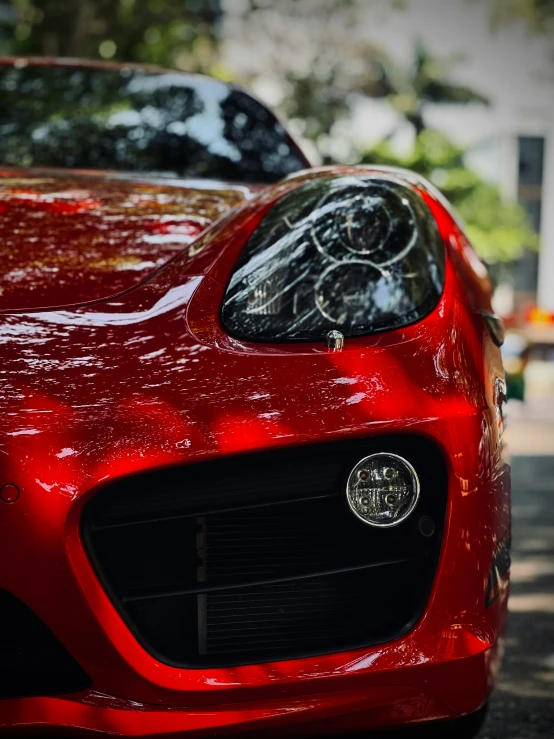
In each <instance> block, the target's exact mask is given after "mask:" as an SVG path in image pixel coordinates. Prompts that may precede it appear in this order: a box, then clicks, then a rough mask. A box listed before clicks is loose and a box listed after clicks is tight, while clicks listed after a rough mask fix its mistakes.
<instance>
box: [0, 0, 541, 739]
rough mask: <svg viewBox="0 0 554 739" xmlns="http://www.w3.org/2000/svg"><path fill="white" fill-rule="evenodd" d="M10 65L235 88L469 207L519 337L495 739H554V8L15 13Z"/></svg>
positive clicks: (297, 128)
mask: <svg viewBox="0 0 554 739" xmlns="http://www.w3.org/2000/svg"><path fill="white" fill-rule="evenodd" d="M0 55H4V56H9V55H12V56H13V55H15V56H33V55H36V56H72V57H88V58H95V59H102V60H108V61H109V60H114V61H129V62H135V63H149V64H157V65H162V66H166V67H170V68H175V69H178V70H183V71H192V72H204V73H207V74H210V75H213V76H215V77H219V78H221V79H224V80H231V81H236V82H238V83H240V84H243V85H245V86H247V87H249V88H250V89H252V90H253V91H254V92H255V93H256V94H257V95H258V96H259V97H260V98H261V99H263V100H264V101H265V102H266V103H268V104H269V105H271V106H272V107H273V108H274V109H277V110H278V111H279V112H280V113H281V114H282V115H283V116H285V117H286V118H287V119H288V121H289V128H290V129H291V130H292V131H293V133H294V134H295V136H296V137H297V139H298V140H299V142H300V143H301V145H302V148H303V149H304V151H305V152H306V153H307V154H308V156H309V158H310V160H311V161H312V163H313V164H331V163H337V162H340V163H351V164H357V163H360V164H367V163H378V164H390V165H400V166H405V167H408V168H410V169H414V170H417V171H418V172H421V173H422V174H424V175H425V176H426V177H428V178H429V179H430V180H431V181H432V182H433V183H434V184H435V185H436V186H437V187H438V188H440V189H441V190H442V191H443V192H444V193H445V195H446V196H447V197H448V198H449V200H450V201H451V202H452V203H453V204H454V206H455V207H456V209H457V211H458V212H459V214H460V216H461V217H462V219H463V220H464V221H465V223H466V228H467V232H468V234H469V236H470V238H471V240H472V242H473V244H474V246H475V247H476V249H477V251H478V252H479V254H480V255H481V257H482V259H483V260H484V261H485V262H486V264H487V266H488V268H489V271H490V274H491V276H492V279H493V281H494V284H495V300H494V307H495V310H496V312H497V313H498V314H499V315H500V316H501V317H502V318H503V319H504V321H505V323H506V327H507V329H508V332H507V340H506V343H505V346H504V358H505V365H506V371H507V381H508V390H509V395H510V400H509V402H508V430H507V437H508V442H509V444H510V447H511V449H512V453H513V454H514V480H515V488H516V489H515V496H514V541H515V550H516V551H515V563H514V570H513V582H514V586H513V597H512V604H513V605H512V611H513V614H512V621H511V627H510V628H511V631H510V632H509V634H508V644H509V647H510V649H509V651H508V660H507V662H506V667H505V677H504V679H503V682H502V686H501V690H500V692H499V697H498V698H497V699H496V703H494V702H493V707H492V712H491V716H490V718H489V721H488V723H487V725H486V726H485V729H484V733H483V737H485V736H488V737H491V738H492V737H496V736H502V737H506V738H507V739H508V738H509V737H529V738H533V739H535V738H536V737H547V736H554V707H553V703H554V701H552V694H553V693H552V686H553V685H554V564H553V562H554V556H553V555H554V514H553V512H554V501H553V499H552V498H553V495H554V0H0ZM0 102H1V101H0ZM1 107H2V106H1V105H0V136H4V135H6V131H5V130H4V129H3V122H2V113H1ZM66 115H71V108H70V106H69V108H68V109H67V111H66Z"/></svg>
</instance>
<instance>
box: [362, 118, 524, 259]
mask: <svg viewBox="0 0 554 739" xmlns="http://www.w3.org/2000/svg"><path fill="white" fill-rule="evenodd" d="M363 161H364V162H365V163H372V164H380V165H387V166H397V167H405V168H407V169H412V170H414V171H416V172H419V173H420V174H422V175H423V176H424V177H426V178H427V179H429V180H430V181H431V182H432V183H433V184H435V185H436V186H437V187H438V188H439V189H440V190H441V191H442V192H443V193H444V194H445V195H446V197H447V198H448V200H449V201H450V202H451V203H452V204H453V205H454V207H455V208H456V210H457V211H458V213H459V214H460V215H461V217H462V219H463V220H464V221H465V224H466V231H467V235H468V237H469V239H470V240H471V242H472V243H473V245H474V246H475V249H476V250H477V252H478V253H479V254H480V256H481V257H482V258H483V259H484V260H485V261H486V262H488V263H489V264H493V263H495V262H509V261H512V260H514V259H517V258H518V257H520V256H521V255H522V253H523V252H524V251H525V249H536V248H538V237H537V235H536V233H535V232H534V231H533V230H532V228H531V226H530V225H529V222H528V220H527V215H526V213H525V211H524V209H523V208H522V207H521V206H520V205H518V204H513V203H506V202H504V201H503V200H502V198H501V196H500V192H499V190H498V188H497V187H495V186H494V185H492V184H490V183H488V182H485V181H484V180H482V179H481V178H480V177H479V175H477V174H476V173H475V172H473V171H472V170H470V169H468V168H467V167H466V166H465V164H464V151H463V149H460V148H459V147H457V146H456V145H454V144H453V143H452V142H451V141H450V140H449V139H448V138H447V137H446V136H444V135H443V134H442V133H439V132H437V131H433V130H425V131H423V132H421V133H420V134H419V135H418V137H417V139H416V142H415V146H414V148H413V151H412V152H411V153H410V154H408V155H406V156H399V155H397V154H396V153H395V152H394V151H393V150H392V148H391V145H390V143H389V142H386V141H385V142H382V143H381V144H379V145H378V146H376V147H375V148H373V149H371V150H370V151H368V152H366V154H365V155H364V157H363Z"/></svg>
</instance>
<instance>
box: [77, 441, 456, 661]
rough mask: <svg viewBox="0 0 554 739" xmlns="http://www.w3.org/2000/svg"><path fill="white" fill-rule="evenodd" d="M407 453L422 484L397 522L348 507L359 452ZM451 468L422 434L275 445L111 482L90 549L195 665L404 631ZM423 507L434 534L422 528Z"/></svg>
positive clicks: (140, 613)
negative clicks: (412, 506) (382, 521)
mask: <svg viewBox="0 0 554 739" xmlns="http://www.w3.org/2000/svg"><path fill="white" fill-rule="evenodd" d="M376 451H390V452H392V453H395V454H400V455H401V456H405V457H406V458H407V459H409V461H410V462H411V463H412V464H413V465H414V467H415V469H416V471H417V473H418V476H419V477H420V481H421V491H422V492H421V496H420V501H419V502H418V505H417V508H416V510H415V511H414V513H413V514H412V516H411V517H410V518H409V519H408V520H407V521H405V522H403V523H402V524H400V525H399V526H397V527H395V528H393V529H387V530H380V529H375V528H372V527H369V526H366V525H365V524H363V523H362V522H360V521H359V520H358V519H357V518H355V517H354V516H353V515H352V513H351V512H350V511H349V510H348V507H347V505H346V503H345V499H344V484H345V480H346V477H347V476H348V473H349V472H350V470H351V469H352V467H353V466H354V465H355V464H356V463H357V462H358V461H359V459H361V458H362V457H363V456H367V455H368V454H371V453H373V452H376ZM445 507H446V469H445V465H444V461H443V460H442V457H441V455H440V453H439V452H438V450H437V449H436V448H435V447H434V446H433V445H432V444H431V443H430V442H429V441H427V440H425V439H421V438H419V437H415V436H413V437H408V436H396V437H387V438H381V439H373V440H359V439H358V440H349V441H348V442H341V443H333V444H322V445H313V446H302V447H296V448H288V449H282V450H280V449H272V450H270V451H267V452H260V453H256V454H249V455H244V456H238V455H237V456H234V457H229V458H221V459H217V460H212V461H209V462H204V463H195V464H190V465H188V466H181V467H174V468H168V469H164V470H156V471H150V472H146V473H141V474H140V475H136V476H133V477H129V478H124V479H121V480H116V481H114V482H111V483H110V484H108V485H106V486H105V488H104V489H103V490H100V491H98V492H97V493H96V495H94V496H92V498H91V501H90V502H89V504H88V505H87V507H86V509H85V512H84V515H83V521H82V530H83V537H84V541H85V545H86V547H87V551H88V553H89V556H90V557H91V559H92V562H93V565H94V567H95V568H96V571H97V572H98V574H99V576H100V578H101V580H102V582H103V583H104V586H105V587H106V589H107V591H108V594H109V595H110V597H111V598H112V600H113V602H114V604H115V605H116V607H117V608H118V610H119V611H120V613H121V614H122V616H123V618H124V619H125V620H126V621H127V623H128V624H129V625H130V626H131V627H132V629H133V632H134V633H135V634H136V635H137V637H138V638H139V640H140V641H141V642H142V644H143V645H144V646H145V647H146V648H147V649H149V650H150V651H151V652H152V653H153V654H154V655H155V656H156V657H157V658H158V659H161V660H163V661H165V662H168V663H170V664H175V665H179V666H189V667H205V666H210V665H218V666H219V665H230V664H241V663H244V662H260V661H268V660H276V659H290V658H294V657H299V656H306V655H309V654H314V655H315V654H321V653H325V652H334V651H340V650H346V649H351V648H355V647H360V646H367V645H370V644H375V643H379V642H382V641H386V640H389V639H393V638H396V637H397V636H399V635H401V634H402V633H405V632H406V630H407V629H409V628H410V627H411V626H412V625H413V624H414V623H415V621H416V620H417V618H418V617H419V616H420V614H421V613H422V611H423V608H424V606H425V602H426V599H427V597H428V593H429V591H430V587H431V584H432V579H433V575H434V571H435V567H436V562H437V558H438V555H439V552H440V546H441V538H442V527H443V522H444V514H445ZM422 515H428V516H431V517H432V518H433V521H434V523H435V534H434V536H433V537H430V538H426V537H424V536H422V534H421V533H420V532H419V528H418V521H419V518H420V517H421V516H422Z"/></svg>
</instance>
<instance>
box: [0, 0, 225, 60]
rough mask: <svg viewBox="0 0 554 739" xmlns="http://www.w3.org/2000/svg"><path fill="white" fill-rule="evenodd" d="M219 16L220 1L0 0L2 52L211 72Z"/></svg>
mask: <svg viewBox="0 0 554 739" xmlns="http://www.w3.org/2000/svg"><path fill="white" fill-rule="evenodd" d="M220 15H221V9H220V1H219V0H11V3H10V2H6V0H4V2H2V0H0V53H2V54H4V55H21V56H32V55H46V56H77V57H88V58H93V59H94V58H100V59H108V60H109V59H118V60H123V61H130V62H143V63H151V64H159V65H162V66H168V67H174V68H177V69H183V70H187V71H195V72H197V71H199V72H210V71H211V70H212V67H213V66H214V65H215V64H216V62H217V32H218V27H219V26H218V24H219V20H220Z"/></svg>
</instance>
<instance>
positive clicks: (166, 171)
mask: <svg viewBox="0 0 554 739" xmlns="http://www.w3.org/2000/svg"><path fill="white" fill-rule="evenodd" d="M0 98H1V100H2V108H1V110H0V162H1V163H2V164H1V167H0V169H1V171H0V249H1V253H2V273H1V281H0V286H1V291H0V310H1V312H2V315H1V317H0V342H1V348H2V354H1V365H0V367H1V369H0V397H1V403H2V406H1V407H2V419H3V421H2V429H1V436H0V450H1V456H0V460H1V462H0V526H1V529H0V561H1V563H2V565H1V568H0V624H1V631H0V698H1V700H0V727H1V730H2V731H3V732H4V733H10V732H13V733H17V734H21V733H26V732H31V733H34V734H36V733H44V734H49V735H55V736H59V735H62V734H64V733H65V734H67V735H71V736H77V735H78V736H96V735H97V734H98V733H100V734H102V733H106V734H110V735H116V736H128V737H142V736H151V735H156V736H158V737H167V738H168V739H169V737H175V736H182V737H209V736H223V735H236V736H241V737H246V736H263V737H274V736H275V737H277V736H286V737H294V736H328V735H336V734H341V735H344V734H347V733H349V732H353V733H356V732H368V731H375V730H381V729H391V728H395V729H398V728H407V729H409V730H413V729H414V727H415V729H417V728H418V727H419V729H420V730H422V731H423V735H424V736H429V735H430V733H429V732H430V731H431V728H430V727H429V725H428V722H430V723H432V724H435V725H436V726H438V730H439V731H440V732H441V733H440V734H439V735H440V736H449V737H450V736H466V737H468V736H471V735H472V734H473V733H474V731H476V727H477V726H478V724H479V722H480V720H481V718H482V715H483V710H484V709H483V707H484V706H485V705H486V702H487V699H488V697H489V695H490V692H491V689H492V686H493V683H494V679H495V675H496V673H497V668H498V664H499V655H500V651H501V639H502V632H503V628H504V622H505V616H506V607H507V597H508V587H507V585H508V574H509V566H510V559H509V547H510V472H509V466H508V465H507V463H506V461H505V459H504V456H503V441H502V431H503V408H502V406H503V402H504V399H505V383H504V374H503V370H502V364H501V359H500V351H499V345H500V344H501V343H502V333H501V326H500V324H499V322H498V321H497V319H496V318H495V317H494V315H492V311H491V304H490V294H491V291H490V285H489V281H488V278H487V274H486V271H485V269H484V267H483V265H482V263H481V262H480V261H479V259H478V258H477V256H476V255H475V252H474V251H473V249H472V247H471V246H470V244H469V243H468V241H467V239H466V237H465V236H464V234H463V232H462V230H461V228H460V226H459V225H458V223H457V222H456V220H455V218H454V216H453V215H452V213H451V211H450V210H449V207H448V205H447V204H446V203H445V202H444V201H443V200H442V198H441V196H440V195H439V194H438V193H437V192H436V191H435V190H434V189H433V188H432V187H431V186H430V185H429V184H428V183H427V182H425V181H424V180H422V179H420V178H419V177H418V176H416V175H413V174H411V173H409V172H404V171H396V170H389V169H378V168H372V167H364V168H360V167H327V168H320V169H311V168H310V165H309V163H308V161H307V160H306V158H305V156H304V155H303V154H302V152H301V151H300V149H299V148H298V146H297V145H296V144H295V143H294V142H293V140H292V139H291V138H290V136H289V135H288V134H287V133H286V132H285V130H284V129H283V127H282V126H281V124H280V123H279V122H278V121H277V120H276V119H275V117H274V115H273V114H272V113H271V112H269V111H268V110H267V109H266V108H265V107H264V106H262V105H261V103H259V102H258V101H256V100H255V99H253V98H252V97H250V96H249V95H248V94H247V93H245V92H243V91H241V90H240V89H238V88H235V87H232V86H229V85H227V84H226V83H223V82H220V81H216V80H212V79H208V78H202V77H195V76H190V75H184V74H180V73H175V72H164V71H163V70H156V69H144V68H134V67H128V66H120V67H119V66H116V65H100V64H93V63H79V62H73V61H71V62H52V61H43V62H40V61H34V60H20V59H17V60H3V61H2V63H1V64H0ZM437 722H438V723H437ZM444 722H446V723H444ZM422 727H423V728H422Z"/></svg>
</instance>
